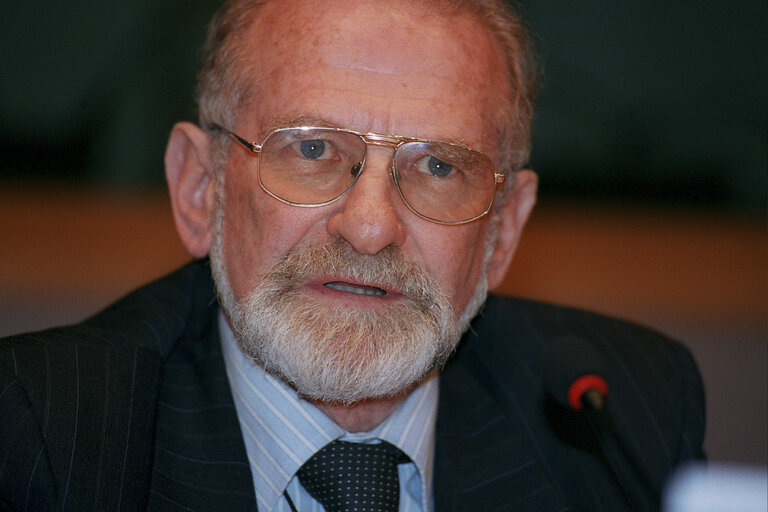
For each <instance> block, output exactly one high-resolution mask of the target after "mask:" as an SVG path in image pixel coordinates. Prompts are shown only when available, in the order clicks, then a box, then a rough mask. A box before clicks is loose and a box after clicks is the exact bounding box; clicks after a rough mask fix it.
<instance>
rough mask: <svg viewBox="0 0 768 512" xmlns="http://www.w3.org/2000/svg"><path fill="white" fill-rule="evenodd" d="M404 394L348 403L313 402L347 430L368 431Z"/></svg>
mask: <svg viewBox="0 0 768 512" xmlns="http://www.w3.org/2000/svg"><path fill="white" fill-rule="evenodd" d="M406 396H407V394H406V395H398V396H396V397H388V398H377V399H375V400H365V401H362V402H357V403H354V404H349V405H342V404H334V403H328V402H314V404H315V405H316V406H317V408H318V409H320V410H321V411H323V412H324V413H325V415H326V416H328V417H329V418H331V419H332V420H333V421H335V422H336V424H337V425H339V426H340V427H341V428H343V429H345V430H347V431H348V432H368V431H370V430H373V429H374V428H376V427H378V426H379V425H380V424H381V422H382V421H384V420H385V419H387V417H388V416H389V415H390V414H392V412H393V411H394V410H395V409H396V408H397V406H398V405H400V403H402V401H403V400H405V397H406Z"/></svg>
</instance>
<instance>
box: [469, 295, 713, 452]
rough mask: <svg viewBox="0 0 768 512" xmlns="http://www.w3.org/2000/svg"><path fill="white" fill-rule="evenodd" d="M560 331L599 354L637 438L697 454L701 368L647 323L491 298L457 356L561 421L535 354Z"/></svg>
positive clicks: (615, 400) (534, 409) (494, 384)
mask: <svg viewBox="0 0 768 512" xmlns="http://www.w3.org/2000/svg"><path fill="white" fill-rule="evenodd" d="M565 336H568V337H577V338H580V339H581V340H583V341H584V342H585V343H587V344H589V345H590V346H591V347H592V348H593V349H594V351H595V352H596V353H597V354H598V356H599V357H600V358H601V359H602V363H603V364H602V366H603V367H604V368H605V375H604V377H605V379H606V381H607V382H608V386H609V399H610V400H611V404H612V407H614V409H615V411H616V414H617V415H618V416H620V417H621V418H622V420H623V421H625V422H626V423H627V424H628V425H632V426H633V428H635V429H636V432H637V435H638V437H653V438H655V439H656V440H657V441H660V443H661V445H663V452H664V455H663V458H664V459H665V460H664V461H663V463H665V464H669V465H671V464H672V463H673V461H674V460H677V459H678V458H679V457H682V458H688V457H701V456H703V454H702V452H701V444H702V441H703V434H704V416H705V406H704V390H703V385H702V382H701V377H700V375H699V371H698V369H697V367H696V364H695V362H694V360H693V357H692V356H691V354H690V352H689V351H688V350H687V348H686V347H685V346H683V345H682V344H681V343H679V342H677V341H675V340H672V339H670V338H668V337H667V336H665V335H663V334H661V333H659V332H657V331H654V330H652V329H649V328H646V327H643V326H640V325H637V324H634V323H631V322H627V321H623V320H619V319H615V318H611V317H608V316H605V315H600V314H597V313H591V312H587V311H582V310H579V309H575V308H567V307H561V306H555V305H551V304H545V303H540V302H535V301H528V300H522V299H514V298H502V297H491V298H490V299H489V300H488V302H487V304H486V307H485V309H484V310H483V312H482V313H481V314H480V315H478V317H477V318H476V319H475V321H474V322H473V324H472V329H471V330H470V332H469V333H467V335H466V336H465V339H464V340H463V341H464V346H463V347H462V348H460V349H459V352H458V354H457V360H458V362H459V364H462V365H464V366H468V367H472V368H473V371H474V372H475V374H476V375H486V376H487V377H486V382H488V383H490V385H489V386H490V387H489V389H491V391H492V393H501V394H505V395H507V396H510V397H515V398H514V399H515V400H517V402H518V403H520V404H522V403H527V404H528V405H529V406H530V410H531V413H532V414H534V413H535V414H539V413H544V414H546V415H547V416H548V417H549V419H550V420H551V419H552V418H553V417H556V419H557V422H559V421H560V420H562V419H567V418H565V417H564V416H561V415H560V414H559V412H557V411H555V413H556V414H554V416H553V415H551V414H550V412H552V411H551V410H550V405H551V404H549V402H548V400H546V399H545V398H546V392H545V389H544V384H543V377H542V375H541V367H540V357H541V352H542V349H543V348H544V346H546V345H547V344H549V343H552V342H553V341H555V340H557V339H558V338H561V337H565ZM496 390H501V391H496ZM524 395H525V396H524ZM542 405H544V406H546V407H544V408H542ZM548 411H549V412H548ZM566 416H567V415H566ZM550 424H551V421H550ZM660 453H661V452H660Z"/></svg>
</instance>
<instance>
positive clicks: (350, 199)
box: [326, 148, 405, 254]
mask: <svg viewBox="0 0 768 512" xmlns="http://www.w3.org/2000/svg"><path fill="white" fill-rule="evenodd" d="M392 156H393V155H392V149H388V148H369V150H368V154H367V155H366V161H365V167H364V168H363V169H362V173H361V174H360V176H359V177H358V179H357V181H356V182H355V184H354V185H353V186H352V188H351V189H350V190H348V191H347V193H346V194H344V196H342V197H341V198H340V201H337V203H334V205H336V209H335V210H334V212H333V213H332V214H331V216H330V218H329V219H328V223H327V225H326V229H327V230H328V233H330V234H331V235H335V236H340V237H342V238H344V240H346V241H347V242H349V243H350V244H351V245H352V246H353V247H354V248H355V250H356V251H357V252H359V253H361V254H376V253H378V252H379V251H381V250H382V249H384V248H385V247H387V246H389V245H396V246H401V245H402V244H403V243H404V242H405V227H404V226H403V223H402V221H401V218H400V214H401V213H402V208H401V207H400V203H401V202H402V200H401V199H400V196H399V195H398V193H397V189H396V188H395V186H394V183H392V177H391V176H390V174H389V170H390V168H391V166H392Z"/></svg>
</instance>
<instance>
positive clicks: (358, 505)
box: [297, 440, 410, 512]
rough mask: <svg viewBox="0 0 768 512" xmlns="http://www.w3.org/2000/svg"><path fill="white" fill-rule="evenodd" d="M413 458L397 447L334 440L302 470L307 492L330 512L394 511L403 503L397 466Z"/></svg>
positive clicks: (300, 474) (303, 484)
mask: <svg viewBox="0 0 768 512" xmlns="http://www.w3.org/2000/svg"><path fill="white" fill-rule="evenodd" d="M409 460H410V459H408V457H407V456H406V455H405V454H404V453H403V452H401V451H400V450H399V449H398V448H396V447H395V446H392V445H391V444H389V443H387V442H386V441H382V442H381V443H378V444H362V443H349V442H346V441H338V440H337V441H334V442H332V443H330V444H328V445H326V446H325V447H324V448H323V449H321V450H320V451H318V452H317V453H316V454H314V455H313V456H312V457H311V458H310V459H309V460H308V461H307V462H306V463H305V464H304V465H303V466H302V467H301V468H300V469H299V471H298V473H297V474H298V476H299V480H300V481H301V485H302V486H304V489H306V490H307V492H308V493H309V494H310V495H312V497H313V498H315V499H316V500H317V501H319V502H320V503H321V504H322V505H323V506H324V507H325V509H326V510H327V511H328V512H337V511H345V512H346V511H358V512H364V511H370V512H373V511H377V512H378V511H393V512H396V511H397V508H398V506H399V503H400V481H399V479H398V473H397V465H398V464H401V463H403V462H408V461H409Z"/></svg>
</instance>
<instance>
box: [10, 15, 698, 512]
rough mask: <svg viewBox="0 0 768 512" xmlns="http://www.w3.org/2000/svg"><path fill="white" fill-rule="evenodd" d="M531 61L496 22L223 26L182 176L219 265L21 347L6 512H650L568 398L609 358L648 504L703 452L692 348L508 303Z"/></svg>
mask: <svg viewBox="0 0 768 512" xmlns="http://www.w3.org/2000/svg"><path fill="white" fill-rule="evenodd" d="M528 46H529V45H528V41H527V36H526V33H525V30H524V29H523V27H522V25H521V22H520V20H519V18H518V17H517V16H516V15H515V14H514V13H513V12H511V11H510V10H509V8H508V6H506V4H505V3H504V2H502V1H495V0H487V1H481V0H477V1H448V0H446V1H441V0H434V1H426V0H424V1H420V0H417V1H405V0H392V1H386V2H374V1H372V0H364V1H359V2H346V1H341V0H314V1H309V0H296V1H290V2H287V1H277V0H275V1H248V0H240V1H232V2H229V3H227V4H226V5H224V6H223V7H222V9H221V10H220V11H219V13H218V14H217V16H216V18H215V19H214V21H213V22H212V24H211V28H210V30H209V37H208V42H207V45H206V49H205V54H204V60H203V66H202V70H201V72H200V75H199V87H198V104H199V109H200V120H201V126H200V127H198V126H196V125H194V124H191V123H179V124H177V125H176V126H175V127H174V128H173V131H172V133H171V136H170V140H169V142H168V149H167V153H166V157H165V163H166V173H167V179H168V184H169V189H170V194H171V200H172V205H173V212H174V217H175V221H176V226H177V230H178V232H179V236H180V237H181V240H182V242H183V243H184V245H185V246H186V248H187V249H188V250H189V252H190V254H192V255H193V256H194V257H196V258H199V259H200V261H198V262H196V263H193V264H191V265H188V266H187V267H185V268H183V269H181V270H180V271H178V272H176V273H175V274H172V275H171V276H169V277H167V278H164V279H163V280H161V281H159V282H157V283H153V284H150V285H148V286H147V287H144V288H142V289H141V290H139V291H137V292H135V293H134V294H132V295H130V296H128V297H127V298H125V299H123V300H122V301H121V302H119V303H117V304H116V305H114V306H112V307H111V308H109V309H107V310H106V311H105V312H103V313H101V314H99V315H97V316H96V317H94V318H93V319H90V320H88V321H86V322H84V323H82V324H80V325H76V326H71V327H67V328H62V329H54V330H51V331H47V332H43V333H36V334H29V335H22V336H18V337H16V338H12V339H9V340H4V341H3V342H2V343H0V358H1V359H0V361H1V362H2V366H0V418H2V421H1V422H0V423H1V425H0V505H1V507H0V508H2V507H5V508H8V509H10V510H78V511H80V510H143V509H151V510H254V509H256V508H258V510H263V511H273V510H275V511H288V510H301V511H315V510H324V509H325V510H398V509H399V510H409V511H411V510H412V511H417V510H419V511H428V510H438V511H440V510H468V509H475V510H531V511H556V510H557V511H562V510H569V509H570V510H590V511H594V510H606V511H609V510H610V511H615V510H622V509H624V508H626V507H627V506H632V507H634V506H635V505H636V502H635V498H634V496H635V495H636V494H638V493H636V492H635V491H636V490H633V489H627V488H626V485H623V486H622V485H618V484H617V482H620V481H622V480H625V479H623V478H622V475H621V474H620V473H621V472H622V471H624V470H627V468H630V469H629V470H631V464H630V463H629V462H626V461H625V462H626V463H625V465H624V467H619V468H618V469H617V468H616V466H612V465H611V464H606V462H605V460H606V459H611V458H614V457H613V455H612V453H607V450H608V449H607V448H606V447H604V446H602V440H601V439H600V438H599V437H598V436H596V435H595V433H594V432H593V431H592V430H590V429H589V428H588V426H587V424H586V423H585V422H584V421H583V418H581V416H580V415H578V414H576V413H571V412H568V411H566V410H564V409H563V408H561V407H560V406H558V405H555V404H554V403H553V402H552V401H551V400H549V399H547V398H545V393H544V391H543V384H542V377H541V376H540V371H539V354H540V352H541V350H542V347H543V346H545V345H547V344H549V342H550V341H551V340H553V339H556V338H558V337H562V336H564V335H569V336H578V337H580V338H582V339H584V340H585V342H586V343H588V344H591V345H592V348H593V349H594V350H595V351H596V352H598V353H599V354H600V356H601V357H602V358H603V359H604V360H606V361H607V363H608V364H607V369H606V374H607V377H608V378H609V380H610V382H611V386H612V395H611V396H612V397H615V402H616V403H615V409H614V410H613V412H614V418H615V420H616V423H619V424H624V425H627V426H629V427H631V428H630V430H629V432H630V434H629V435H630V439H629V441H630V443H631V444H632V445H633V446H635V447H637V448H638V450H639V451H640V452H641V453H642V454H643V455H642V456H643V459H644V460H642V461H641V463H640V465H641V466H643V467H645V468H647V471H648V473H649V474H648V475H646V476H648V479H649V480H650V485H649V487H651V489H654V488H656V490H657V488H658V486H659V485H660V484H661V482H662V481H663V479H664V477H665V476H666V475H667V474H668V473H669V472H670V471H671V470H672V469H673V468H674V466H675V465H676V464H678V463H679V462H680V461H681V460H684V459H688V458H695V457H700V456H701V455H702V454H701V441H702V424H703V420H702V418H703V398H702V391H701V385H700V382H699V380H698V374H697V372H696V369H695V366H694V364H693V362H692V360H691V359H690V356H689V355H688V353H687V352H686V351H685V349H683V348H682V347H680V346H679V345H677V344H675V343H673V342H670V341H668V340H666V339H664V338H662V337H660V336H659V335H657V334H654V333H651V332H649V331H646V330H643V329H641V328H638V327H635V326H631V325H627V324H623V323H621V322H617V321H614V320H611V319H607V318H602V317H599V316H597V315H590V314H587V313H583V312H578V311H573V310H566V309H562V308H556V307H554V306H547V305H543V304H533V303H530V302H525V301H516V300H511V299H500V298H491V299H489V300H488V301H487V303H485V301H486V293H487V290H489V289H493V288H494V287H495V286H497V285H498V284H499V283H500V282H501V281H502V279H503V277H504V274H505V272H506V270H507V267H508V266H509V264H510V261H511V259H512V256H513V254H514V252H515V248H516V246H517V243H518V240H519V238H520V234H521V231H522V229H523V226H524V225H525V222H526V220H527V218H528V215H529V214H530V212H531V209H532V207H533V205H534V202H535V196H536V183H537V181H536V176H535V175H534V174H533V173H532V172H531V171H529V170H525V169H524V168H523V166H524V164H525V162H526V160H527V155H528V144H529V138H530V120H531V116H532V102H533V96H534V89H535V86H534V80H533V75H534V72H533V69H532V58H531V55H530V49H529V47H528ZM206 257H209V259H205V258H206ZM208 262H210V264H209V263H208ZM211 275H212V276H213V283H215V290H216V292H217V295H218V303H217V301H216V300H215V298H214V292H213V289H214V286H213V285H212V283H211V277H210V276H211ZM484 303H485V307H484V309H483V311H482V313H480V314H479V315H478V311H480V310H481V307H482V306H483V304H484ZM219 305H220V307H219ZM473 318H474V321H473ZM470 321H473V323H472V327H471V328H470ZM465 331H466V334H464V333H465ZM462 335H464V340H463V342H462V343H461V344H460V343H459V342H460V340H461V338H462ZM457 347H458V348H457ZM662 391H663V393H662ZM651 398H652V400H651ZM638 480H642V478H640V479H638ZM635 485H637V486H640V483H637V484H635ZM651 492H654V491H651ZM640 494H642V493H640ZM653 501H654V498H652V497H651V498H649V502H650V503H653ZM344 507H348V508H344Z"/></svg>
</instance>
